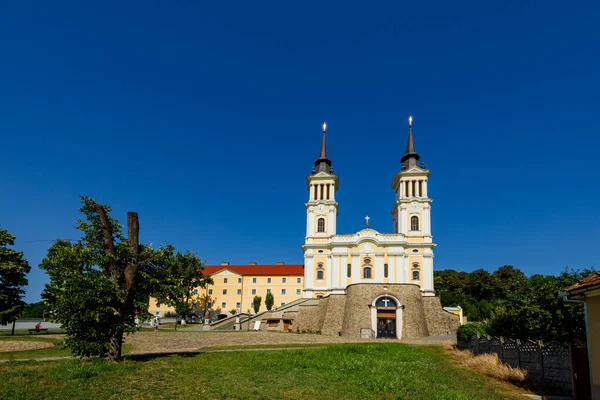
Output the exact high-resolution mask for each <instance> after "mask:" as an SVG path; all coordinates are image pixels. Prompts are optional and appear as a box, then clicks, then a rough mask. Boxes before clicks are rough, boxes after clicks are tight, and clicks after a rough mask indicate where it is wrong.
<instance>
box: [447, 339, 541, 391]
mask: <svg viewBox="0 0 600 400" xmlns="http://www.w3.org/2000/svg"><path fill="white" fill-rule="evenodd" d="M442 347H443V348H444V350H446V351H447V352H448V353H449V354H450V355H451V356H452V357H453V358H454V359H455V360H456V361H457V363H458V364H459V365H460V366H462V367H464V368H468V369H471V370H473V371H476V372H477V373H480V374H483V375H485V376H489V377H490V378H494V379H497V380H499V381H504V382H508V383H511V384H513V385H516V386H521V387H523V386H527V385H529V383H530V382H529V380H528V376H527V371H525V370H524V369H521V368H514V367H511V366H510V365H507V364H504V363H503V362H502V361H501V360H500V358H499V357H498V355H497V354H496V353H487V354H479V355H473V353H471V352H470V351H469V350H458V349H457V348H456V347H454V346H453V345H448V344H446V345H443V346H442Z"/></svg>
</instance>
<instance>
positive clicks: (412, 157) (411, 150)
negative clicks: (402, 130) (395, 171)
mask: <svg viewBox="0 0 600 400" xmlns="http://www.w3.org/2000/svg"><path fill="white" fill-rule="evenodd" d="M412 121H413V117H412V116H410V117H408V140H407V141H406V153H405V154H404V155H403V156H402V158H401V159H400V161H401V162H402V169H403V170H405V171H408V170H409V169H411V168H413V167H418V166H419V158H421V156H420V155H419V153H417V151H416V150H415V142H414V139H413V134H412Z"/></svg>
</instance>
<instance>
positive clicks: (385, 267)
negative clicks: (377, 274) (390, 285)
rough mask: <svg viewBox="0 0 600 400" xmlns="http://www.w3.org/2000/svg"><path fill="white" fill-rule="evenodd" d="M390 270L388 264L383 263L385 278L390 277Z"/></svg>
mask: <svg viewBox="0 0 600 400" xmlns="http://www.w3.org/2000/svg"><path fill="white" fill-rule="evenodd" d="M388 270H389V268H388V265H387V264H383V277H384V278H387V277H388V274H389V271H388Z"/></svg>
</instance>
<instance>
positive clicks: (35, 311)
mask: <svg viewBox="0 0 600 400" xmlns="http://www.w3.org/2000/svg"><path fill="white" fill-rule="evenodd" d="M46 308H47V306H46V304H45V303H44V302H43V301H38V302H37V303H29V304H25V308H24V309H23V314H22V315H21V317H22V318H43V317H44V316H45V315H44V312H45V311H46Z"/></svg>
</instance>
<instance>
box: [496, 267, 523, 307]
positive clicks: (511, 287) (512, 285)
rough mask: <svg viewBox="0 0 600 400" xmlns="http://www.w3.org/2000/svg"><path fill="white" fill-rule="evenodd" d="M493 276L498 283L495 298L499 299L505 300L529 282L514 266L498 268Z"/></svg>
mask: <svg viewBox="0 0 600 400" xmlns="http://www.w3.org/2000/svg"><path fill="white" fill-rule="evenodd" d="M493 276H494V278H495V283H496V293H495V297H496V298H498V299H505V298H506V297H507V296H508V295H509V294H510V293H513V292H515V291H516V290H517V289H518V288H519V287H520V286H521V285H523V284H524V283H525V281H527V278H526V277H525V274H524V273H523V272H521V271H520V270H518V269H517V268H515V267H513V266H512V265H504V266H502V267H500V268H498V269H497V270H496V271H495V272H494V273H493Z"/></svg>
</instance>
